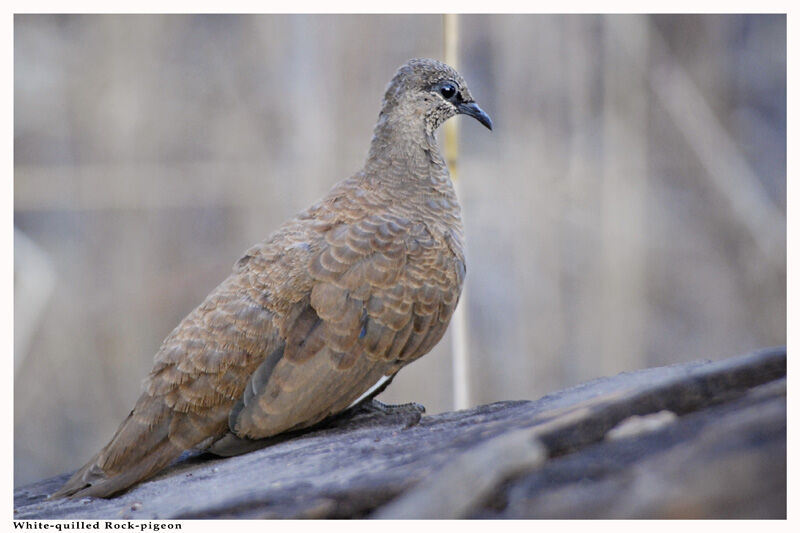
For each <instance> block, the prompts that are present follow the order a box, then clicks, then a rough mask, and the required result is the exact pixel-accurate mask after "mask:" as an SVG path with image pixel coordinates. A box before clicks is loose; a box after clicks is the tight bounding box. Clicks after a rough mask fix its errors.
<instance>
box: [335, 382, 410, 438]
mask: <svg viewBox="0 0 800 533" xmlns="http://www.w3.org/2000/svg"><path fill="white" fill-rule="evenodd" d="M396 375H397V374H396V373H395V374H392V375H391V376H389V379H387V380H386V381H384V382H383V383H381V384H380V386H378V387H377V388H376V389H375V390H374V391H372V392H371V393H370V394H369V395H367V396H365V397H364V398H363V399H362V400H360V401H359V402H358V403H356V404H354V405H352V406H350V407H349V408H347V409H346V410H344V411H342V412H341V413H340V414H338V415H337V416H336V417H334V419H333V420H332V422H333V423H334V425H337V426H338V425H341V424H343V423H347V422H350V421H353V420H355V419H363V418H366V417H370V418H372V417H376V416H385V417H398V416H399V417H401V418H402V419H403V420H405V424H404V427H411V426H415V425H417V424H418V423H419V421H420V419H421V418H422V414H423V413H424V412H425V406H424V405H422V404H419V403H416V402H409V403H402V404H397V405H391V404H387V403H383V402H381V401H378V400H376V399H375V396H377V395H378V394H380V393H382V392H383V391H384V390H386V387H388V386H389V384H390V383H391V382H392V380H393V379H394V377H395V376H396Z"/></svg>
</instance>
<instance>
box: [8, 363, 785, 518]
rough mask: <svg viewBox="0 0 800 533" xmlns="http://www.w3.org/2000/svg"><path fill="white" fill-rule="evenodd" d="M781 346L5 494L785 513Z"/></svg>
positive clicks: (138, 513) (465, 509)
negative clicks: (69, 488) (82, 486)
mask: <svg viewBox="0 0 800 533" xmlns="http://www.w3.org/2000/svg"><path fill="white" fill-rule="evenodd" d="M785 375H786V350H785V348H776V349H768V350H762V351H760V352H756V353H753V354H749V355H745V356H741V357H736V358H731V359H728V360H725V361H719V362H713V363H711V362H695V363H689V364H682V365H675V366H669V367H662V368H652V369H647V370H641V371H638V372H632V373H625V374H620V375H618V376H615V377H611V378H602V379H598V380H594V381H591V382H588V383H585V384H582V385H579V386H577V387H573V388H570V389H566V390H564V391H561V392H558V393H555V394H551V395H548V396H545V397H544V398H541V399H539V400H537V401H533V402H531V401H515V402H501V403H496V404H491V405H484V406H480V407H477V408H475V409H470V410H465V411H458V412H452V413H444V414H440V415H435V416H425V417H423V418H422V419H421V420H420V422H419V424H417V425H415V426H412V427H406V426H407V423H408V418H407V417H404V416H403V415H402V414H398V415H391V416H385V415H384V416H377V415H370V416H357V417H354V418H352V419H349V420H343V421H338V422H337V423H336V424H335V425H334V426H333V427H326V428H320V429H317V430H314V431H310V432H307V433H305V434H302V435H298V436H296V437H294V438H291V439H289V440H285V441H282V442H278V443H276V444H274V445H272V446H269V447H267V448H264V449H261V450H258V451H255V452H252V453H249V454H246V455H243V456H238V457H232V458H227V459H219V458H209V457H208V456H195V457H187V458H184V459H183V460H182V461H180V462H179V463H178V464H176V465H174V466H173V467H172V468H170V469H169V470H168V471H166V472H165V473H164V474H162V475H161V476H160V477H158V478H156V479H154V480H152V481H149V482H145V483H142V484H141V485H139V486H136V487H134V488H133V489H132V490H130V491H129V492H127V493H125V494H123V495H122V496H120V497H118V498H114V499H110V500H103V499H86V500H58V501H46V500H45V498H46V497H47V495H48V494H51V493H52V492H54V491H55V490H56V488H58V487H59V485H60V484H61V483H62V482H63V481H64V480H65V479H66V478H67V476H68V474H65V475H62V476H59V477H56V478H52V479H49V480H45V481H42V482H39V483H35V484H32V485H29V486H27V487H22V488H20V489H17V490H16V491H15V495H14V506H15V514H14V517H15V518H18V519H30V518H105V519H113V518H134V519H144V518H271V517H275V518H299V517H308V518H333V517H376V518H381V517H385V518H391V517H395V518H396V517H405V518H418V517H428V518H456V517H474V518H667V517H669V518H784V517H785V516H786V379H785Z"/></svg>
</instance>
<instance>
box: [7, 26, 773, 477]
mask: <svg viewBox="0 0 800 533" xmlns="http://www.w3.org/2000/svg"><path fill="white" fill-rule="evenodd" d="M14 45H15V46H14V48H15V51H14V53H15V125H14V138H15V147H14V150H15V171H14V172H15V177H14V184H15V198H14V200H15V219H14V223H15V227H16V229H17V230H19V231H21V232H22V233H23V234H24V235H25V236H26V237H27V238H28V239H30V241H31V242H32V243H34V244H35V246H36V247H37V248H38V251H39V252H43V254H42V253H38V252H31V251H30V250H31V248H30V247H29V246H27V241H25V243H26V246H24V247H23V246H20V245H19V243H21V242H23V241H22V240H21V239H20V240H19V241H18V243H17V244H18V246H17V247H16V249H15V250H16V256H15V281H16V282H17V291H16V299H15V313H16V317H17V321H16V322H15V328H16V333H17V337H18V338H17V339H16V341H17V343H18V344H17V345H16V347H15V352H16V353H15V358H16V360H17V363H18V364H17V367H18V368H17V371H16V376H15V453H16V456H15V484H16V485H20V484H24V483H26V482H30V481H32V480H34V479H38V478H41V477H44V476H47V475H53V474H57V473H60V472H63V471H66V470H69V469H72V468H75V467H77V466H79V464H81V463H82V462H83V461H84V460H85V459H87V458H88V456H89V455H90V454H91V452H93V451H95V449H97V448H99V446H100V445H101V444H103V443H104V442H105V441H106V440H107V439H108V437H109V436H110V435H111V433H112V432H113V431H114V429H115V428H116V426H117V424H118V423H119V421H120V420H121V419H122V417H123V416H124V415H125V414H126V413H127V412H128V410H129V409H130V407H131V405H132V402H133V400H134V399H135V397H136V396H137V395H138V392H139V385H140V381H141V379H142V378H143V377H144V375H145V373H146V372H147V370H148V369H149V367H150V363H151V358H152V355H153V354H154V353H155V351H156V349H157V347H158V345H159V344H160V342H161V340H162V339H163V338H164V337H165V336H166V335H167V333H169V331H170V330H171V329H172V328H173V327H174V326H175V325H177V323H178V321H179V320H180V319H181V318H182V317H183V316H184V315H185V314H186V313H187V312H188V311H189V310H191V308H192V307H193V306H195V305H197V304H198V303H199V302H200V301H201V300H202V298H203V297H204V296H205V295H206V294H207V293H208V292H209V291H210V290H211V289H212V288H213V287H214V286H215V284H216V283H218V282H219V281H221V280H222V279H223V278H224V277H225V275H226V274H227V272H228V271H229V269H230V268H231V266H232V265H233V263H234V262H235V261H236V259H238V257H239V255H240V254H241V252H243V251H244V250H245V249H246V248H247V247H248V246H250V245H251V244H253V243H255V242H257V241H259V240H261V239H263V238H265V237H266V236H267V235H268V234H269V233H270V232H271V231H272V230H273V229H274V228H275V227H276V226H277V225H278V224H279V223H280V222H282V221H283V220H284V219H285V218H287V217H288V216H290V215H291V214H293V213H294V212H296V211H298V210H299V209H301V208H304V207H305V206H307V205H308V204H310V203H311V202H312V201H314V200H316V199H317V198H318V197H320V196H321V195H322V194H323V193H324V192H325V191H326V190H327V189H328V188H329V187H330V186H331V185H332V184H333V183H334V182H336V181H338V180H339V179H341V178H344V177H346V176H348V175H349V174H351V173H352V172H354V171H355V170H357V169H358V168H359V166H360V165H361V163H362V161H363V157H364V155H365V153H366V150H367V147H368V141H369V138H370V135H371V128H372V126H373V123H374V120H375V117H376V115H377V112H378V108H379V105H380V98H381V96H382V92H383V89H384V87H385V85H386V83H387V81H388V80H389V78H390V77H391V75H392V74H393V72H394V70H395V68H396V67H397V66H398V65H400V64H401V63H403V62H404V61H405V60H407V59H408V58H410V57H413V56H431V57H440V56H441V47H442V40H441V19H440V17H438V16H423V17H418V16H327V17H326V16H316V17H288V16H281V17H273V16H258V17H252V16H224V17H221V16H215V17H203V16H17V17H16V18H15V42H14ZM459 67H460V71H461V72H462V73H463V74H464V77H465V78H466V79H467V80H468V81H469V83H470V88H471V89H472V92H473V94H474V95H475V96H476V97H477V99H478V101H479V102H480V103H481V106H482V107H483V108H484V109H485V110H486V111H487V112H488V113H490V114H491V116H492V118H493V119H494V121H495V131H494V132H493V133H492V134H487V133H486V132H485V131H483V129H482V128H480V125H477V124H470V123H467V122H466V121H465V122H464V123H463V124H462V125H461V140H462V146H461V160H460V177H461V183H460V188H461V193H462V204H463V207H464V215H465V221H466V231H467V239H468V273H467V287H468V291H469V298H468V301H467V305H468V316H467V320H468V332H469V338H468V340H469V343H470V353H471V364H472V373H471V376H472V383H471V386H472V398H471V403H472V404H473V405H477V404H481V403H487V402H490V401H496V400H506V399H534V398H537V397H539V396H541V395H543V394H545V393H547V392H549V391H552V390H555V389H559V388H562V387H565V386H567V385H570V384H575V383H577V382H580V381H583V380H586V379H590V378H593V377H596V376H600V375H609V374H614V373H617V372H620V371H624V370H630V369H636V368H642V367H647V366H654V365H663V364H669V363H673V362H681V361H688V360H692V359H698V358H711V359H716V358H721V357H726V356H730V355H733V354H737V353H744V352H747V351H749V350H751V349H754V348H756V347H759V346H765V345H775V344H783V343H785V339H786V325H785V319H786V298H785V287H786V270H785V257H786V248H785V212H786V143H785V139H786V19H785V17H783V16H732V15H728V16H688V17H681V16H658V17H600V16H465V17H462V20H461V65H460V66H459ZM457 120H458V119H457ZM39 275H40V276H43V277H42V279H41V281H40V282H37V278H36V276H39ZM26 276H28V278H27V279H25V278H26ZM31 276H33V278H32V279H31V278H30V277H31ZM48 280H50V281H48ZM23 282H24V283H23ZM48 283H50V284H51V285H50V286H51V287H52V290H51V291H50V293H49V295H43V294H42V292H43V291H42V290H39V291H35V294H34V293H29V292H26V291H25V290H24V287H31V286H33V287H39V288H40V289H41V288H42V287H45V288H47V287H48ZM42 301H45V303H44V304H42V303H41V302H42ZM23 318H24V320H23ZM449 348H450V340H449V338H447V337H446V339H445V341H444V342H443V343H442V344H441V345H440V346H439V347H437V348H436V349H435V350H434V352H433V353H431V354H430V355H428V356H427V357H425V358H423V359H422V360H420V361H419V362H417V363H415V364H414V365H411V366H410V367H409V368H407V369H405V370H404V371H403V372H401V374H400V376H399V377H398V379H397V380H395V382H394V384H393V386H392V387H391V389H390V390H389V391H387V393H386V394H385V395H384V399H385V400H387V401H409V400H415V401H419V402H422V403H424V404H426V405H427V407H428V409H429V412H434V413H435V412H439V411H442V410H447V409H450V408H451V407H452V399H451V398H452V384H451V372H450V358H449Z"/></svg>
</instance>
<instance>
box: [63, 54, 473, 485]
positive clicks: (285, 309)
mask: <svg viewBox="0 0 800 533" xmlns="http://www.w3.org/2000/svg"><path fill="white" fill-rule="evenodd" d="M441 83H450V84H453V85H454V86H457V87H458V88H459V91H460V92H459V95H460V97H461V101H462V102H468V103H469V102H472V100H471V95H470V94H469V90H468V89H467V88H466V84H465V83H464V80H463V79H462V78H461V76H459V75H458V73H457V72H455V71H454V70H453V69H452V68H450V67H448V66H446V65H444V64H442V63H439V62H437V61H433V60H412V61H410V62H409V63H407V64H406V65H404V66H403V67H401V69H400V70H399V71H398V73H397V74H396V75H395V77H394V79H393V80H392V82H391V83H390V84H389V88H388V89H387V92H386V96H385V98H384V102H383V108H382V110H381V114H380V116H379V120H378V124H377V126H376V127H375V135H374V138H373V141H372V146H371V148H370V152H369V156H368V159H367V162H366V164H365V166H364V168H363V169H362V170H361V171H360V172H358V173H357V174H355V175H354V176H352V177H351V178H349V179H347V180H344V181H342V182H340V183H339V184H337V185H336V186H335V187H334V188H333V189H332V190H331V192H330V193H329V194H328V195H327V196H326V197H325V198H323V199H322V200H321V201H320V202H318V203H317V204H314V205H313V206H311V207H310V208H308V209H307V210H305V211H303V212H301V213H300V214H298V215H297V216H296V217H294V218H293V219H291V220H289V221H288V222H286V223H285V224H284V225H283V226H281V227H280V228H279V229H278V230H277V231H276V232H275V233H273V234H272V235H271V236H270V237H269V238H268V239H267V240H265V241H264V242H262V243H260V244H257V245H255V246H253V247H251V248H250V249H249V250H247V252H246V253H245V255H244V256H243V257H242V258H241V259H240V260H239V261H237V263H236V264H235V266H234V269H233V272H232V274H231V275H230V276H229V277H228V278H227V279H226V280H225V281H223V282H222V284H220V285H219V287H217V288H216V289H215V290H214V291H213V292H212V293H211V294H210V295H209V296H208V297H207V298H206V299H205V301H204V302H203V303H201V304H200V305H199V306H198V307H197V308H196V309H194V310H193V311H192V312H191V313H190V314H189V315H188V316H187V317H186V318H185V319H184V320H183V321H182V322H181V323H180V324H179V325H178V327H176V328H175V329H174V330H173V331H172V333H170V335H169V336H168V337H167V338H166V339H165V340H164V343H163V344H162V346H161V348H160V349H159V351H158V353H157V354H156V356H155V361H154V365H153V369H152V371H151V372H150V375H149V376H148V377H147V379H146V380H145V382H144V392H143V393H142V396H141V397H140V398H139V400H138V401H137V403H136V406H135V407H134V409H133V411H131V414H130V415H129V416H128V418H127V419H126V420H125V421H124V422H123V423H122V425H121V426H120V428H119V429H118V430H117V433H116V434H115V435H114V437H113V438H112V439H111V441H110V442H109V443H108V444H107V445H106V446H105V447H104V448H103V449H102V450H101V451H100V452H99V453H98V454H96V455H95V456H94V457H93V458H92V459H91V460H90V461H89V462H88V463H87V464H86V465H85V466H84V467H83V468H82V469H80V470H79V471H78V472H76V473H75V474H74V475H73V476H72V478H71V479H70V480H69V481H67V483H66V484H65V485H64V487H62V488H61V489H60V490H59V491H58V492H57V493H56V494H54V495H53V497H63V496H102V497H106V496H110V495H113V494H115V493H117V492H120V491H122V490H125V489H126V488H128V487H129V486H131V485H133V484H135V483H137V482H138V481H141V480H143V479H146V478H148V477H150V476H151V475H153V474H155V473H156V472H158V471H159V470H161V469H163V468H164V467H166V466H167V465H168V464H169V463H170V462H172V461H173V460H174V459H175V458H176V457H177V456H178V455H179V454H180V453H181V452H182V451H183V450H186V449H190V448H203V449H210V450H212V451H214V452H215V453H222V454H230V453H237V451H245V450H246V449H248V446H247V442H248V439H263V438H266V437H270V436H273V435H276V434H278V433H281V432H284V431H287V430H294V429H299V428H305V427H309V426H312V425H314V424H316V423H317V422H319V421H321V420H323V419H325V418H326V417H328V416H330V415H332V414H335V413H338V412H340V411H342V410H344V409H346V408H347V407H349V406H350V405H351V404H352V403H353V402H354V401H356V400H357V399H358V398H359V397H361V396H362V394H364V392H366V391H367V390H368V389H369V388H370V387H372V386H373V385H374V384H375V383H377V382H378V380H379V379H380V378H381V377H383V376H385V375H394V373H395V372H397V371H398V370H399V369H400V368H401V367H402V366H403V365H405V364H407V363H408V362H410V361H413V360H415V359H417V358H418V357H420V356H422V355H424V354H425V353H426V352H428V351H429V350H430V349H431V348H432V347H433V345H434V344H435V343H436V342H438V341H439V339H441V337H442V335H443V334H444V331H445V329H446V327H447V324H448V322H449V320H450V316H451V315H452V312H453V309H454V307H455V304H456V302H457V301H458V297H459V294H460V292H461V286H462V283H463V279H464V272H465V269H464V255H463V246H462V233H463V230H462V226H461V216H460V209H459V206H458V201H457V199H456V196H455V192H454V190H453V187H452V184H451V182H450V179H449V176H448V173H447V168H446V166H445V164H444V160H443V158H442V156H441V154H440V152H439V148H438V146H437V144H436V139H435V137H434V131H435V130H436V128H438V126H439V125H440V124H441V123H442V122H444V120H446V119H447V118H449V117H451V116H453V115H455V114H456V113H457V112H458V109H457V107H456V105H455V104H453V103H452V102H450V101H448V100H446V99H445V98H444V97H442V96H441V95H439V93H437V90H438V89H437V88H436V87H438V86H439V85H437V84H441ZM470 109H471V110H472V111H471V113H472V114H473V115H474V109H477V107H473V108H470ZM479 120H481V121H482V122H484V123H486V121H488V118H487V119H486V120H483V119H479Z"/></svg>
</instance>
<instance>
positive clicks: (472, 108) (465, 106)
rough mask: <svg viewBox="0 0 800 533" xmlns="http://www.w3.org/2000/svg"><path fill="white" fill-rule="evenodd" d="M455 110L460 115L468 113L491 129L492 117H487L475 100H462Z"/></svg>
mask: <svg viewBox="0 0 800 533" xmlns="http://www.w3.org/2000/svg"><path fill="white" fill-rule="evenodd" d="M456 110H457V111H458V112H459V113H460V114H462V115H469V116H471V117H472V118H474V119H475V120H477V121H478V122H480V123H481V124H483V125H484V126H486V127H487V128H489V129H490V130H491V129H492V119H491V118H489V115H487V114H486V113H484V111H483V109H481V108H480V107H478V104H476V103H475V102H464V103H462V104H458V106H457V107H456Z"/></svg>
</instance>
